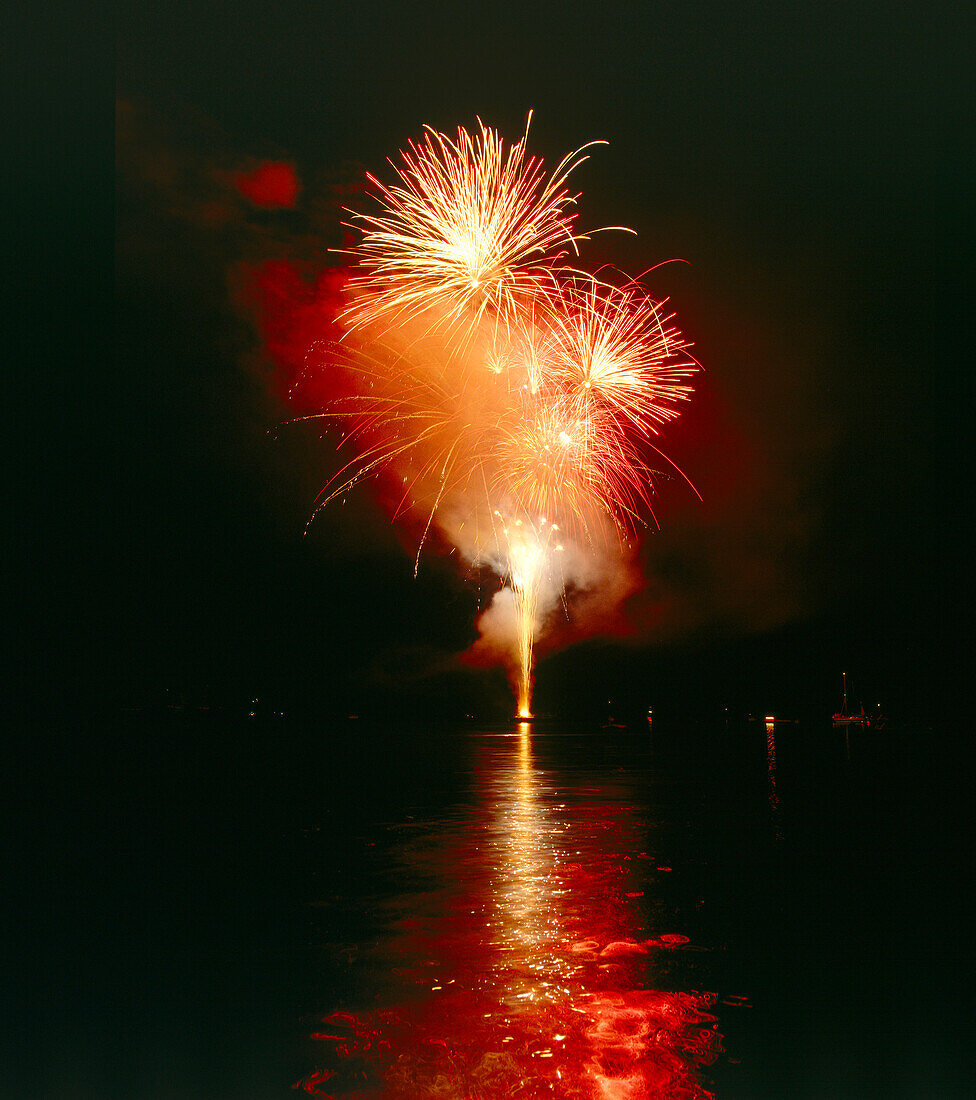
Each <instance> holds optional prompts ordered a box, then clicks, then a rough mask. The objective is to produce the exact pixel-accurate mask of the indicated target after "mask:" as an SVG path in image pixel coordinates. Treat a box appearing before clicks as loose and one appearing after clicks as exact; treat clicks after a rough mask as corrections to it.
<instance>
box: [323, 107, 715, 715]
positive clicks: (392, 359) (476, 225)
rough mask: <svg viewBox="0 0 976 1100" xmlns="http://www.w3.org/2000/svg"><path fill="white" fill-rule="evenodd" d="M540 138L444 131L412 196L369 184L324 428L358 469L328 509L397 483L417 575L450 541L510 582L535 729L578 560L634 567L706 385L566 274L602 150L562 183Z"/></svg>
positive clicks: (640, 302) (413, 167) (634, 320)
mask: <svg viewBox="0 0 976 1100" xmlns="http://www.w3.org/2000/svg"><path fill="white" fill-rule="evenodd" d="M530 118H531V115H530ZM527 134H528V125H526V134H525V135H524V136H523V137H522V139H521V140H520V141H519V142H517V143H516V144H515V145H512V146H510V147H507V148H506V145H505V143H504V141H503V140H502V138H501V137H500V136H499V134H498V133H497V132H496V131H494V130H492V129H490V128H489V127H486V126H484V125H483V124H481V123H480V122H479V125H478V130H477V131H476V132H475V133H474V134H469V133H468V132H467V131H465V130H464V129H461V128H459V129H458V136H457V139H456V140H451V139H450V138H448V137H446V136H445V135H443V134H441V133H438V132H437V131H435V130H432V129H429V128H428V129H427V131H426V133H425V135H424V137H423V138H422V140H421V141H419V142H416V143H411V144H410V146H409V149H408V151H406V152H403V153H401V156H402V160H403V165H402V167H400V168H398V169H396V171H397V177H398V181H399V182H398V183H396V184H395V185H393V186H390V187H386V186H384V185H383V184H381V183H379V181H377V180H376V179H374V178H373V177H369V178H370V180H371V182H372V183H373V185H374V187H375V188H376V192H377V195H376V197H377V198H378V199H379V202H380V210H379V211H378V212H376V213H373V214H354V215H353V216H354V223H355V224H357V225H358V226H359V227H360V228H361V231H362V240H361V243H360V244H359V245H358V247H356V248H355V249H353V250H352V255H353V256H354V257H355V259H356V260H357V263H358V266H357V267H356V268H355V269H354V271H353V274H352V278H351V280H350V284H349V290H350V295H351V297H350V301H349V305H348V308H347V309H346V311H345V313H344V314H343V315H342V317H341V319H340V320H341V322H342V324H343V326H344V335H343V336H342V339H341V340H340V341H339V342H338V343H334V344H330V345H329V346H328V347H327V348H325V349H319V350H320V351H324V355H323V356H322V358H323V361H324V362H325V363H327V364H328V367H329V369H334V370H336V371H338V372H340V373H341V375H342V377H343V378H344V379H345V384H344V385H343V386H339V387H337V389H338V392H339V393H340V394H341V396H337V398H336V400H335V402H333V403H332V404H331V405H330V406H329V407H328V408H327V409H324V410H323V411H322V412H321V414H319V415H322V416H325V417H337V418H339V419H340V420H341V421H342V423H343V426H344V429H345V430H344V433H343V435H344V440H345V442H346V444H347V445H348V446H350V447H351V448H352V450H353V454H352V456H351V458H350V460H349V462H348V463H347V464H346V465H345V466H344V467H343V468H342V470H340V472H339V473H338V474H337V475H336V476H335V478H333V480H332V482H330V484H329V485H327V486H326V487H325V489H323V492H322V495H321V497H320V506H324V505H325V504H326V503H328V501H330V500H332V499H334V498H335V497H337V496H339V495H341V494H343V493H344V492H346V491H347V490H348V489H349V488H351V487H352V486H353V485H354V484H356V483H357V482H358V481H360V480H361V479H363V478H364V477H367V476H372V475H380V476H382V477H384V478H385V479H386V480H387V482H388V483H389V484H390V485H391V486H393V487H395V488H396V492H395V493H394V500H395V503H394V506H393V510H394V514H395V515H402V514H406V513H410V512H416V514H417V515H418V516H419V518H420V524H421V527H422V532H423V533H422V534H421V536H420V539H419V542H418V556H419V547H421V546H422V545H423V542H424V539H425V538H426V537H427V534H428V532H429V531H430V529H431V527H432V525H435V524H436V525H437V526H438V527H439V529H440V530H441V531H442V533H443V534H445V535H446V536H447V537H448V538H449V539H450V540H451V541H453V542H454V544H455V546H457V547H458V548H459V549H460V550H461V551H462V553H463V554H464V556H465V557H466V558H467V559H468V560H469V561H470V562H471V563H472V564H479V563H488V564H490V565H491V566H492V567H493V568H494V569H495V570H496V571H497V572H498V573H499V574H500V576H501V578H502V583H503V585H504V586H505V587H506V588H507V589H508V590H509V593H510V599H511V600H512V601H513V605H514V608H515V615H514V622H513V623H512V624H511V636H510V638H509V645H510V652H511V653H512V655H513V657H512V665H513V681H514V683H515V687H516V693H517V696H518V705H519V711H520V713H522V714H528V713H529V709H530V699H531V672H532V653H533V645H534V640H535V637H536V635H537V633H538V631H539V630H540V629H541V628H542V627H543V625H544V616H545V614H546V613H547V611H548V610H549V609H550V607H551V600H552V595H553V593H554V592H555V593H557V598H558V593H559V592H560V591H562V589H563V587H564V585H565V583H566V574H565V572H564V569H565V567H564V566H563V565H562V564H560V562H561V560H565V558H561V555H563V552H564V550H565V551H570V550H571V551H573V553H574V555H575V558H576V559H577V560H579V558H580V556H581V555H585V554H586V553H587V548H589V547H594V546H596V545H597V544H598V543H599V544H600V545H601V546H602V548H603V549H602V550H601V552H605V551H606V548H607V546H608V545H612V544H613V542H614V541H615V540H616V544H617V547H618V550H619V548H620V547H621V545H622V544H623V542H624V541H625V540H626V539H628V538H629V537H630V536H631V535H632V534H633V532H634V530H635V529H636V528H637V527H638V526H639V525H640V524H641V523H642V522H643V519H642V517H644V516H646V515H648V514H650V515H651V516H653V510H652V508H651V497H652V494H653V492H654V475H653V471H652V469H651V467H650V466H649V458H650V456H651V455H653V454H660V452H659V451H657V448H656V446H655V445H654V444H653V443H652V442H651V439H652V437H653V436H656V434H657V433H658V431H659V429H660V427H661V426H662V425H663V424H664V423H666V422H667V421H668V420H670V419H672V418H674V417H675V416H677V415H678V412H679V409H680V406H681V404H682V403H683V402H684V401H685V400H687V398H688V397H689V396H690V393H691V385H690V378H691V375H692V374H693V373H694V371H695V370H696V369H697V364H696V363H695V361H694V360H693V359H692V358H691V356H690V355H689V354H688V348H689V344H688V343H687V342H686V341H685V340H684V339H683V338H682V336H681V334H680V333H679V332H678V331H677V329H676V328H675V326H674V324H673V315H672V314H670V313H668V312H667V311H666V309H665V304H664V303H662V302H658V301H655V300H654V299H653V298H651V297H650V295H648V294H647V292H646V291H645V290H644V289H643V288H642V287H641V286H640V285H639V284H637V283H635V282H627V283H625V285H623V286H621V287H617V286H614V285H612V284H611V283H610V282H608V281H607V280H606V279H604V278H597V277H594V276H591V275H586V274H585V273H584V272H582V271H579V270H577V269H576V268H574V267H571V266H569V264H568V262H567V259H568V257H569V256H570V255H571V254H572V255H574V256H575V254H576V251H577V247H578V244H579V243H580V242H581V241H583V240H585V239H586V238H585V236H582V235H580V234H578V233H576V232H575V231H574V223H575V218H576V212H575V203H576V200H577V198H578V197H579V196H578V195H574V194H571V193H570V192H569V191H568V190H567V188H566V181H567V177H568V176H569V174H570V172H572V171H573V169H574V168H576V167H577V166H578V165H579V164H580V163H581V162H582V161H583V160H585V159H586V158H585V156H584V150H585V149H586V148H588V146H584V147H583V149H580V150H577V151H576V152H575V153H572V154H570V156H568V157H566V158H565V159H564V160H563V161H562V162H561V163H560V165H559V166H558V167H557V169H556V170H555V172H553V173H552V174H551V175H547V174H546V173H545V170H544V166H543V163H542V161H541V160H538V159H536V158H534V157H528V156H527V153H526V138H527ZM566 556H567V557H568V556H570V555H569V554H567V555H566ZM418 560H419V557H418Z"/></svg>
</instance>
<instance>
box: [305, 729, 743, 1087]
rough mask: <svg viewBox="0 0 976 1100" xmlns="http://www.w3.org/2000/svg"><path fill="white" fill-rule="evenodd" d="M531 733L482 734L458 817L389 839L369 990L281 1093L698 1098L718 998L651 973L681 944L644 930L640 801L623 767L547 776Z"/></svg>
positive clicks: (320, 1027) (340, 1008) (645, 858)
mask: <svg viewBox="0 0 976 1100" xmlns="http://www.w3.org/2000/svg"><path fill="white" fill-rule="evenodd" d="M539 736H540V735H539V734H538V731H533V730H532V728H531V727H530V726H529V724H527V723H523V724H520V725H519V726H518V727H517V729H516V731H515V732H514V734H509V735H508V736H504V737H501V736H497V735H496V736H491V735H484V736H483V737H482V738H481V739H480V741H479V743H478V747H477V751H476V756H477V758H476V761H475V767H476V775H477V779H478V782H477V785H476V791H475V798H474V801H473V804H471V805H466V806H463V807H461V808H459V809H456V811H455V812H454V813H453V814H451V815H445V816H444V817H442V818H441V819H439V820H437V821H434V822H430V823H424V824H421V825H419V826H417V827H413V828H404V827H402V826H398V827H395V828H393V837H392V848H391V851H390V859H391V860H392V861H393V863H394V864H395V865H396V867H397V874H398V878H397V884H398V886H399V889H398V890H397V889H394V890H393V891H391V894H390V896H389V897H387V898H385V899H383V900H382V903H381V909H382V912H381V914H380V917H379V920H378V925H377V927H376V928H375V930H374V933H373V935H372V936H371V942H365V937H364V943H363V944H362V945H359V948H358V949H357V955H358V954H359V952H361V953H362V956H361V957H363V958H364V959H365V961H366V964H367V965H366V967H365V969H367V970H368V975H367V977H366V978H365V979H364V980H363V987H362V988H360V989H358V990H357V992H356V994H355V997H354V998H352V999H351V1000H350V1001H348V1002H347V1003H344V1004H342V1005H337V1004H334V1005H332V1006H328V1008H329V1009H334V1011H330V1013H329V1015H326V1016H324V1017H320V1018H319V1020H318V1022H317V1023H316V1025H315V1029H314V1032H313V1034H312V1038H313V1039H314V1040H315V1042H316V1044H317V1046H318V1051H319V1053H318V1055H317V1063H318V1064H317V1065H316V1067H315V1068H314V1069H313V1070H312V1071H311V1072H310V1073H309V1074H308V1075H307V1076H306V1077H305V1078H303V1080H302V1081H300V1082H298V1084H297V1085H296V1086H295V1087H296V1088H297V1089H300V1090H304V1091H305V1092H307V1093H309V1094H312V1095H318V1096H331V1097H336V1098H338V1097H345V1098H351V1097H367V1096H370V1097H390V1098H399V1097H418V1098H419V1097H432V1096H433V1097H444V1098H449V1097H450V1098H454V1097H457V1098H465V1100H482V1098H484V1100H487V1098H494V1097H508V1096H519V1097H537V1096H559V1097H587V1098H591V1097H592V1098H608V1100H630V1098H634V1100H636V1098H638V1097H649V1096H660V1097H680V1098H705V1097H710V1096H712V1093H711V1092H710V1091H708V1089H707V1088H706V1087H705V1083H704V1075H703V1072H702V1070H703V1067H705V1066H708V1065H709V1064H710V1063H711V1062H712V1061H713V1060H714V1059H715V1058H716V1057H717V1055H718V1054H719V1053H720V1052H721V1049H722V1048H721V1035H720V1033H719V1030H718V1023H717V1020H716V1018H715V1016H713V1015H711V1014H710V1010H711V1008H712V1006H713V1005H714V1002H715V999H716V998H715V996H714V995H713V994H710V993H705V992H700V991H696V990H690V989H682V990H679V989H675V988H673V987H671V986H670V985H669V983H668V981H667V980H666V978H667V971H668V969H669V968H668V966H667V965H666V960H668V959H670V958H673V957H674V955H673V953H676V952H677V953H681V952H683V951H686V950H688V949H689V948H690V945H688V938H687V937H686V936H685V935H683V934H681V932H680V930H677V929H675V928H672V927H654V926H653V915H654V914H655V913H656V912H660V907H659V906H657V905H656V904H655V897H654V894H655V882H656V881H660V879H661V877H662V876H663V875H664V874H665V873H666V872H667V868H662V867H657V866H656V865H655V864H656V862H657V861H656V859H655V858H654V854H653V851H649V850H648V849H649V848H651V847H652V845H653V830H652V828H651V826H652V822H651V820H650V817H649V813H648V807H647V805H646V799H647V791H646V789H641V790H639V791H638V790H636V789H635V784H637V783H638V782H639V780H636V779H634V778H633V777H632V774H631V772H629V771H628V772H623V773H621V774H618V775H614V776H613V778H612V782H604V783H602V784H601V785H599V786H596V787H591V786H582V785H581V782H580V778H581V777H580V775H579V774H574V775H572V776H570V775H566V774H563V773H560V772H559V770H558V769H556V768H550V769H549V770H547V769H546V767H544V766H543V761H540V760H539V759H538V758H537V756H536V752H535V751H534V744H533V740H534V739H536V740H538V739H539ZM686 945H688V946H686ZM353 1001H355V1002H356V1003H353ZM326 1007H327V1006H325V1005H323V1008H326Z"/></svg>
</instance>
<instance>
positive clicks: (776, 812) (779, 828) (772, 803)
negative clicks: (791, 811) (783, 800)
mask: <svg viewBox="0 0 976 1100" xmlns="http://www.w3.org/2000/svg"><path fill="white" fill-rule="evenodd" d="M766 774H767V776H768V782H769V808H770V809H771V810H772V811H773V831H774V832H775V834H776V839H777V840H782V839H783V824H782V821H781V820H780V805H779V795H778V794H777V793H776V721H775V719H773V718H767V719H766Z"/></svg>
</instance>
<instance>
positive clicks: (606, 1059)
mask: <svg viewBox="0 0 976 1100" xmlns="http://www.w3.org/2000/svg"><path fill="white" fill-rule="evenodd" d="M112 729H113V732H112V738H111V741H110V743H109V744H108V745H107V747H106V749H105V752H104V755H103V756H102V757H100V759H99V760H98V761H97V770H98V773H99V779H100V783H101V785H102V788H103V789H105V790H111V792H112V796H111V798H106V799H105V800H104V801H103V804H102V806H100V807H99V808H98V811H99V813H100V815H101V816H102V818H103V821H102V825H103V829H104V833H103V840H104V843H103V845H102V852H103V856H104V858H103V860H102V862H101V863H96V864H95V865H94V866H88V867H85V868H81V869H79V870H78V871H77V874H78V876H79V879H82V878H83V879H84V880H85V881H86V882H88V881H89V880H91V883H93V884H94V886H95V887H96V889H94V891H93V893H94V895H95V896H98V898H99V902H100V903H101V902H102V901H104V900H105V899H107V901H108V905H109V907H110V908H112V909H114V910H117V912H118V914H120V915H121V916H122V922H121V924H122V927H123V928H124V931H123V932H121V933H120V932H119V931H118V926H117V923H116V922H113V923H112V926H111V928H108V927H107V928H106V930H105V933H104V935H103V936H101V937H96V938H95V939H94V940H88V941H87V942H86V944H85V945H84V947H83V948H82V950H84V952H85V954H86V957H87V961H88V962H90V963H92V964H93V967H92V969H93V970H94V971H95V972H96V977H95V978H94V979H93V980H90V979H85V981H84V983H82V979H81V978H80V977H77V976H73V974H72V968H71V966H70V965H67V964H66V966H65V968H64V970H63V972H62V974H61V976H60V979H53V980H52V984H57V992H52V991H48V992H49V994H50V997H51V999H52V1000H53V1001H57V998H58V996H59V995H60V996H61V997H62V1002H60V1011H61V1016H62V1024H63V1016H64V1013H65V1012H67V1011H68V1008H69V1005H70V1004H72V1003H82V1004H83V1005H84V1006H85V1012H86V1013H89V1014H90V1015H91V1016H92V1018H97V1020H98V1023H97V1024H95V1025H92V1028H91V1029H90V1031H89V1035H88V1037H87V1038H86V1040H85V1043H86V1046H88V1048H89V1050H88V1052H89V1053H90V1052H91V1049H95V1050H101V1051H103V1052H105V1053H106V1054H107V1055H108V1057H106V1058H104V1059H102V1063H101V1066H100V1068H97V1069H96V1068H91V1069H89V1070H88V1071H87V1072H86V1073H84V1074H83V1073H81V1071H80V1068H79V1063H78V1062H76V1061H75V1060H74V1059H73V1057H72V1052H73V1051H75V1048H74V1047H72V1045H71V1043H70V1042H68V1041H67V1040H66V1041H65V1045H64V1046H63V1048H62V1049H61V1051H60V1052H58V1051H57V1044H54V1047H55V1051H54V1053H53V1054H52V1055H51V1056H50V1057H49V1058H48V1059H47V1060H46V1062H45V1063H44V1065H43V1066H41V1067H40V1068H38V1069H37V1071H36V1072H35V1074H34V1076H33V1078H32V1082H31V1088H28V1089H26V1090H21V1091H19V1092H17V1093H16V1095H18V1096H29V1095H37V1096H48V1095H50V1096H54V1095H72V1096H79V1097H81V1096H88V1095H91V1096H96V1095H97V1096H102V1097H105V1096H116V1095H118V1096H132V1097H147V1098H149V1097H152V1098H160V1097H174V1098H177V1097H181V1098H195V1097H200V1098H201V1100H219V1098H223V1097H227V1098H230V1097H234V1098H244V1097H250V1098H255V1100H262V1098H273V1097H287V1096H299V1095H312V1096H331V1097H335V1098H340V1097H341V1098H354V1097H355V1098H366V1097H388V1098H390V1100H395V1098H400V1097H404V1098H406V1097H410V1098H413V1097H418V1098H419V1097H444V1098H465V1100H482V1098H485V1100H487V1098H494V1097H509V1096H514V1097H525V1098H534V1097H586V1098H616V1100H625V1098H626V1100H629V1098H639V1097H675V1098H704V1097H712V1096H714V1097H719V1098H724V1097H729V1098H733V1097H736V1098H737V1097H767V1096H768V1097H815V1098H820V1097H823V1098H834V1097H848V1096H849V1097H869V1096H871V1097H873V1096H878V1097H902V1096H904V1097H923V1096H963V1095H968V1094H969V1093H968V1091H967V1088H968V1086H967V1085H965V1084H964V1083H965V1082H968V1081H969V1076H968V1071H967V1070H966V1069H965V1067H964V1064H963V1062H964V1059H962V1058H961V1052H962V1051H963V1050H965V1049H966V1044H967V1039H966V1034H967V1024H966V1020H967V1011H968V1008H969V992H968V990H969V975H968V964H969V961H970V960H971V949H970V948H969V946H968V933H965V934H964V933H963V931H962V926H961V925H960V924H958V923H957V917H958V913H959V912H961V909H962V907H961V906H960V905H959V898H960V896H961V894H962V892H963V890H964V888H965V884H966V882H967V881H968V877H969V872H970V871H971V867H970V866H969V864H968V848H967V847H966V846H965V845H963V844H962V843H961V842H960V840H959V837H960V822H959V820H958V819H957V818H956V809H955V807H957V806H958V805H960V804H961V802H959V801H958V800H957V796H958V795H959V793H960V789H961V784H960V783H959V782H957V781H956V780H957V777H955V776H953V775H951V774H950V771H947V769H946V762H945V761H944V760H942V759H941V758H940V759H938V760H936V758H935V757H934V756H933V754H932V752H931V751H930V748H929V742H928V740H927V738H929V737H931V736H932V735H931V734H924V733H922V732H920V731H917V730H916V731H912V730H902V731H885V732H864V731H852V732H851V733H850V734H849V735H847V734H845V732H844V731H835V730H833V729H831V728H830V727H829V725H827V724H821V725H816V724H810V725H804V724H802V723H796V722H780V723H776V724H775V725H770V724H767V723H764V722H763V721H753V722H746V721H741V722H736V723H729V722H727V721H726V720H725V719H724V718H717V719H715V720H714V721H711V722H706V723H701V722H699V723H691V722H688V723H683V722H682V720H681V718H680V716H675V715H672V716H670V717H669V718H668V720H667V721H664V720H658V719H655V725H653V726H652V725H651V724H650V723H648V722H642V723H635V724H632V725H630V726H627V727H616V726H609V725H608V726H599V725H590V726H587V725H579V726H574V725H573V723H572V722H567V721H559V722H557V721H554V720H548V721H547V720H541V721H539V722H537V723H534V724H532V725H519V724H517V723H514V722H513V723H511V724H509V725H507V726H503V727H494V728H486V727H484V726H482V725H479V724H478V723H477V722H475V721H471V722H469V723H467V724H465V725H462V726H457V727H454V728H442V727H436V726H434V725H431V726H430V727H429V728H423V727H420V728H418V727H417V726H416V724H414V725H413V726H411V727H404V728H402V729H398V728H395V726H393V725H391V724H386V725H367V724H363V723H360V722H357V721H348V722H342V723H337V724H333V725H331V726H330V725H328V724H319V723H312V722H304V723H298V722H293V721H290V720H289V719H287V718H285V719H280V720H271V719H260V718H259V719H255V720H251V721H248V720H247V719H240V720H231V719H230V718H227V717H219V716H216V717H215V716H209V717H204V716H199V715H198V716H192V717H191V716H186V715H173V716H170V717H167V718H161V717H158V716H157V717H154V718H152V719H150V718H148V717H146V716H143V715H136V716H131V717H129V718H127V719H125V720H123V721H120V722H116V723H114V725H113V727H112ZM91 764H92V762H89V766H91ZM90 809H91V807H89V810H90ZM58 981H59V982H60V984H58ZM82 984H84V990H83V991H82V989H81V985H82ZM75 995H77V999H75ZM47 1010H48V1011H50V1012H51V1013H52V1014H53V1013H54V1012H55V1011H56V1007H55V1005H53V1004H52V1005H49V1006H48V1009H47ZM67 1064H70V1065H71V1066H73V1067H74V1069H73V1071H69V1070H67ZM65 1072H72V1080H73V1088H68V1089H67V1091H64V1088H63V1085H64V1080H65V1077H64V1074H65ZM55 1079H57V1080H55ZM58 1089H60V1091H58ZM11 1095H14V1094H11Z"/></svg>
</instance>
